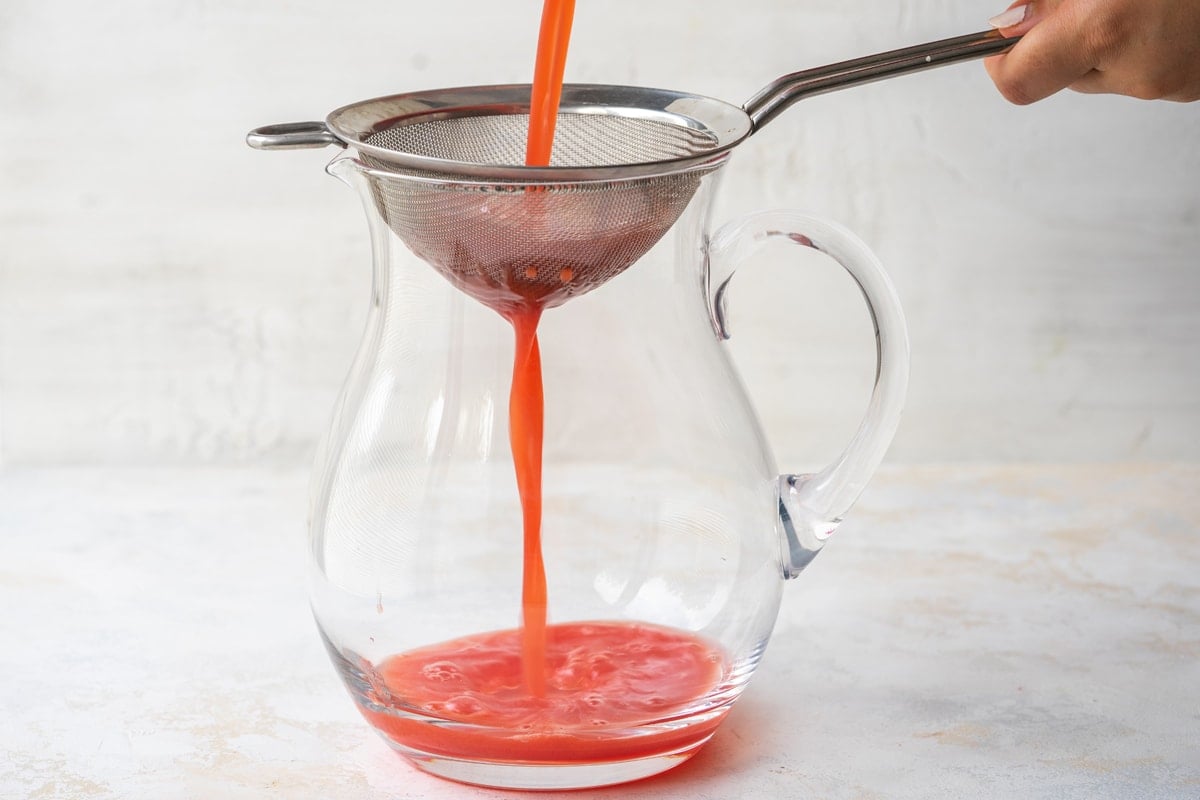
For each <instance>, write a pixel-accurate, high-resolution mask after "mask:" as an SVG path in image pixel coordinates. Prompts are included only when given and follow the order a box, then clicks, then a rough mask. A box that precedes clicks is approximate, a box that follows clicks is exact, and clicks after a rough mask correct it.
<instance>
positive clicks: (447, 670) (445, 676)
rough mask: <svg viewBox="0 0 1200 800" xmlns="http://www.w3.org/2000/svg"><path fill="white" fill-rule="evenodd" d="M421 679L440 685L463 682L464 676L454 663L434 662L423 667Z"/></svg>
mask: <svg viewBox="0 0 1200 800" xmlns="http://www.w3.org/2000/svg"><path fill="white" fill-rule="evenodd" d="M421 677H423V678H425V679H427V680H430V681H436V682H438V683H447V682H449V681H455V680H461V679H462V677H463V674H462V670H461V669H459V668H458V665H457V664H455V663H454V662H453V661H434V662H433V663H431V664H426V665H425V666H423V667H421Z"/></svg>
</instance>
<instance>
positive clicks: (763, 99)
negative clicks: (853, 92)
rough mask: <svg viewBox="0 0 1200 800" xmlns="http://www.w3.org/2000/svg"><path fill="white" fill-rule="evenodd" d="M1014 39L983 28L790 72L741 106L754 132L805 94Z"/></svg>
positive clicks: (999, 48) (952, 60)
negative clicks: (962, 34) (977, 30)
mask: <svg viewBox="0 0 1200 800" xmlns="http://www.w3.org/2000/svg"><path fill="white" fill-rule="evenodd" d="M1020 39H1021V37H1020V36H1010V37H1005V36H1004V35H1003V34H1002V33H1000V31H998V30H986V31H980V32H979V33H971V34H967V35H966V36H955V37H954V38H952V39H942V40H940V41H936V42H926V43H925V44H918V45H913V46H912V47H904V48H901V49H899V50H889V51H888V52H886V53H876V54H875V55H870V56H863V57H862V58H855V59H852V60H850V61H841V62H838V63H837V64H829V65H828V66H824V67H814V68H812V69H806V70H803V71H801V72H793V73H791V74H790V75H784V76H783V77H782V78H779V79H777V80H775V81H773V82H772V83H770V84H769V85H767V86H765V87H763V89H762V90H761V91H759V93H758V94H756V95H755V96H754V97H752V98H750V100H748V101H747V102H746V105H745V106H743V109H744V110H745V112H746V113H747V114H748V115H749V116H750V122H751V124H752V125H753V127H754V130H756V131H757V130H758V129H759V128H761V127H762V126H763V125H766V124H767V123H768V122H770V121H771V120H773V119H775V117H776V116H778V115H779V114H780V113H781V112H783V111H784V110H786V109H787V108H788V107H789V106H791V105H792V104H793V103H795V102H796V101H798V100H803V99H804V98H805V97H811V96H813V95H817V94H825V93H826V92H833V91H837V90H838V89H847V88H849V87H851V86H860V85H862V84H864V83H872V82H874V81H881V80H884V79H885V78H892V77H895V76H897V75H907V74H908V73H910V72H921V71H923V70H927V69H932V68H934V67H941V66H945V65H947V64H957V63H958V62H960V61H969V60H971V59H975V58H983V57H984V56H991V55H996V54H997V53H1002V52H1004V51H1005V50H1007V49H1008V48H1010V47H1012V46H1013V45H1014V44H1016V43H1017V42H1018V41H1019V40H1020Z"/></svg>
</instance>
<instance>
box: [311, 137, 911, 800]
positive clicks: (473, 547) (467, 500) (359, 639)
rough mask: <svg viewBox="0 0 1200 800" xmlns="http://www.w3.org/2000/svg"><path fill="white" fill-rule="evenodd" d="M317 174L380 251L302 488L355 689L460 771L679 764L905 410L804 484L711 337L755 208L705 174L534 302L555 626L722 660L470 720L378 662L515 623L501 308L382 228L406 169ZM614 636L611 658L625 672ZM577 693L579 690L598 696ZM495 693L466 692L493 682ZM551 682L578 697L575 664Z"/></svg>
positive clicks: (507, 331) (570, 775) (563, 780)
mask: <svg viewBox="0 0 1200 800" xmlns="http://www.w3.org/2000/svg"><path fill="white" fill-rule="evenodd" d="M330 171H331V172H332V173H334V174H335V175H337V176H338V177H340V178H341V179H343V180H344V181H345V182H347V183H349V184H350V185H352V186H354V187H355V188H356V189H357V190H358V191H359V193H360V195H361V197H362V199H363V201H364V203H363V205H364V208H365V209H366V212H367V216H368V219H369V223H370V229H371V236H372V242H373V252H374V280H373V290H372V297H371V307H370V313H369V317H368V321H367V324H366V330H365V333H364V339H363V342H362V345H361V347H360V350H359V352H358V355H357V357H356V359H355V362H354V365H353V368H352V369H351V372H350V375H349V377H348V379H347V381H346V384H345V387H344V390H343V394H342V397H341V399H340V400H339V403H338V406H337V408H336V413H335V415H334V419H333V423H332V426H331V429H330V432H329V434H328V436H327V438H326V441H325V444H324V446H323V448H322V451H321V453H320V455H319V457H318V463H317V469H316V473H315V477H314V481H313V490H312V507H311V548H312V549H311V554H312V559H311V566H312V569H311V597H312V606H313V611H314V614H315V616H316V620H317V623H318V625H319V627H320V631H321V634H322V636H323V637H324V640H325V642H326V644H327V646H328V649H329V652H330V654H331V656H332V658H333V661H334V663H335V665H336V666H337V668H338V670H339V672H340V674H341V676H342V678H343V679H344V681H345V683H346V685H347V688H348V689H349V690H350V693H351V695H352V696H353V698H354V700H355V701H356V703H357V704H358V705H359V707H360V710H362V711H363V713H364V716H366V718H367V719H368V720H369V721H370V722H371V723H372V724H373V725H374V726H375V727H376V729H377V730H379V731H380V733H381V734H382V735H383V736H384V737H385V738H386V739H387V740H388V741H389V743H390V744H392V745H393V746H394V747H395V748H396V749H397V750H399V751H400V752H401V753H402V754H404V755H406V756H407V757H409V758H410V759H411V760H412V761H413V762H414V763H416V764H417V765H418V766H420V767H422V768H424V769H426V770H428V771H430V772H434V773H436V774H440V775H444V776H446V777H450V778H454V779H456V780H460V781H465V782H469V783H477V784H485V785H493V786H503V787H511V788H544V789H550V788H578V787H584V786H595V785H602V784H611V783H617V782H622V781H627V780H631V779H634V778H640V777H644V776H646V775H650V774H654V773H656V772H659V771H662V770H663V769H666V768H669V767H670V766H673V765H674V764H676V763H679V762H680V761H681V760H683V759H684V758H686V757H687V756H689V755H690V754H692V753H693V752H695V750H696V749H697V748H698V747H700V746H701V745H702V744H703V743H704V742H705V741H706V740H707V739H708V738H709V737H710V736H711V735H712V734H713V731H714V729H715V727H716V725H717V723H718V722H719V721H720V720H721V718H722V717H723V716H724V715H725V713H726V712H727V711H728V709H729V707H730V705H731V704H732V703H733V701H734V700H735V699H736V698H737V696H738V694H739V693H740V692H741V690H742V689H743V688H744V686H745V685H746V682H747V680H748V679H749V678H750V676H751V674H752V673H753V672H754V669H755V667H756V665H757V664H758V661H759V659H760V657H761V655H762V653H763V651H764V648H765V647H766V644H767V640H768V638H769V636H770V633H771V628H772V626H773V624H774V621H775V617H776V613H777V610H778V607H779V601H780V596H781V592H782V587H783V585H784V584H783V578H784V577H787V576H789V575H791V574H794V572H796V571H798V569H799V567H800V566H802V565H803V563H804V562H805V561H806V559H807V558H810V557H811V554H812V553H814V552H815V551H816V549H817V548H819V546H820V541H821V540H822V539H823V537H824V536H825V535H827V534H828V532H829V531H830V530H832V527H833V525H834V524H835V523H836V521H837V519H839V518H840V515H841V513H842V511H844V509H841V508H833V507H830V506H829V504H830V503H833V505H834V506H836V505H837V503H838V502H841V501H839V500H829V497H830V496H831V494H834V495H836V494H837V492H839V491H840V492H841V493H842V494H843V495H844V494H845V493H846V489H845V484H847V483H849V484H853V485H855V486H859V485H861V482H862V480H863V476H864V475H865V473H868V472H869V471H870V470H872V469H874V467H875V465H876V464H877V463H878V459H879V457H881V456H882V448H885V447H886V444H887V440H889V439H890V437H891V432H892V430H893V429H894V420H891V421H889V420H886V419H885V420H884V421H883V422H882V423H881V422H880V420H879V419H878V418H877V419H876V420H875V421H874V422H871V423H870V424H868V423H864V428H871V430H867V431H865V432H862V433H860V439H864V440H870V442H871V448H873V449H872V450H871V454H869V455H868V456H867V457H866V461H867V462H871V463H868V464H866V466H865V467H864V465H862V464H852V465H851V466H845V465H842V466H840V467H837V469H834V468H831V471H829V473H828V474H824V475H823V476H819V477H821V480H819V481H817V482H816V484H812V485H817V484H819V486H817V488H818V489H819V491H818V492H817V495H819V497H818V499H819V500H821V501H820V502H816V501H812V500H811V499H806V498H805V497H804V496H803V493H804V491H805V490H804V485H805V483H806V479H801V478H797V477H796V476H782V478H781V476H780V475H779V474H778V470H777V469H776V466H775V464H774V461H773V457H772V455H771V452H770V450H769V448H768V447H767V446H766V443H765V441H764V438H763V435H762V431H761V429H760V427H759V424H758V421H757V419H756V416H755V413H754V411H753V408H752V406H751V403H750V402H749V399H748V398H747V396H746V394H745V392H744V390H743V388H742V385H741V383H740V381H739V380H738V378H737V375H736V372H735V370H734V368H733V365H732V363H731V362H730V359H729V356H728V352H727V349H726V348H725V346H724V345H723V336H722V331H721V323H720V319H721V301H720V299H719V297H718V296H717V295H718V292H717V291H716V287H717V286H718V285H723V283H724V282H725V280H727V279H728V276H729V275H730V274H732V268H731V267H730V266H723V265H724V264H726V263H729V264H732V263H733V262H734V259H736V258H739V257H740V255H739V252H740V251H739V247H740V245H735V244H733V243H734V242H735V241H738V242H741V241H744V240H745V239H746V235H745V231H740V230H730V231H729V232H728V236H726V237H725V238H727V239H728V240H729V243H728V244H727V245H721V244H720V242H719V241H717V240H719V239H721V237H720V236H718V237H716V239H714V237H713V234H712V232H711V231H710V229H709V214H710V211H709V210H710V207H711V201H712V197H713V193H714V191H715V189H716V185H717V183H718V180H719V173H720V170H719V169H718V170H717V171H716V172H714V173H712V174H709V175H707V176H705V177H704V178H703V179H701V180H700V181H699V186H698V188H697V190H696V192H695V195H694V196H693V197H692V199H691V201H690V203H688V204H687V206H686V208H684V210H683V212H682V214H681V215H680V216H679V218H678V219H677V220H676V221H675V223H674V224H673V225H672V226H671V228H670V230H669V231H668V232H667V233H666V235H665V236H663V237H662V239H661V240H660V241H659V242H658V243H657V244H656V245H654V246H653V247H652V248H651V249H650V250H649V251H648V252H647V253H646V254H645V255H644V256H643V257H642V258H641V259H639V260H638V261H637V263H635V264H633V266H632V267H630V268H629V269H627V270H625V271H623V272H621V273H620V274H618V275H617V276H616V277H614V278H612V279H611V280H608V281H607V282H606V283H604V284H603V285H600V286H598V287H597V288H595V289H594V290H592V291H590V292H588V293H586V294H583V295H581V296H578V297H574V298H572V299H570V300H568V301H567V302H566V303H564V304H563V305H561V306H559V307H557V308H551V309H547V310H546V311H545V313H544V314H543V315H542V317H541V322H540V326H539V338H540V343H541V364H542V372H543V382H544V383H543V385H544V397H545V411H544V419H545V437H544V449H543V471H542V474H543V516H542V524H541V537H542V538H541V549H542V554H543V557H544V562H545V572H546V586H547V598H548V599H547V607H548V622H549V624H550V626H551V627H552V628H553V627H554V626H568V627H569V626H572V625H574V626H575V627H573V628H571V630H572V634H573V635H574V636H576V637H577V638H578V637H585V638H586V637H587V636H588V635H589V632H590V631H594V630H595V629H596V628H595V627H587V626H600V627H601V628H603V627H604V626H606V625H608V624H610V623H616V624H618V625H623V626H634V627H637V626H642V627H643V628H644V629H646V630H652V631H670V632H680V633H682V634H684V635H685V636H686V637H692V638H693V639H694V640H695V641H697V642H700V643H703V645H704V646H705V647H707V648H709V649H708V650H707V651H706V653H707V654H706V655H705V656H704V658H708V659H709V661H711V662H712V664H713V672H712V673H711V674H709V675H708V678H710V679H711V680H709V679H706V681H704V682H702V683H703V685H702V688H701V690H695V687H693V691H692V693H691V694H690V695H688V697H687V698H686V699H685V700H680V699H679V698H674V699H673V700H672V701H671V702H670V703H669V704H667V705H665V706H664V707H663V708H662V709H661V711H659V712H654V711H652V710H648V709H649V707H648V708H644V709H642V711H629V710H628V709H627V710H626V711H625V712H624V715H623V716H620V718H619V719H617V718H610V717H612V715H611V714H609V713H607V712H604V713H602V712H597V716H596V717H595V718H593V719H582V718H581V719H582V721H580V722H578V724H567V723H564V722H553V723H552V722H546V721H545V720H544V719H542V718H538V719H540V720H541V721H537V720H533V721H530V720H529V719H526V720H524V721H518V719H517V718H516V717H513V721H512V723H511V724H509V723H505V722H503V721H501V722H497V721H496V717H494V716H493V717H489V718H487V719H486V720H484V721H482V722H476V721H473V719H472V715H471V714H470V713H466V714H459V713H456V708H455V706H454V702H446V703H433V704H431V703H429V702H422V700H421V699H420V698H418V697H416V696H414V695H408V694H406V692H405V689H404V687H403V686H397V685H395V683H394V681H393V679H392V678H391V677H389V675H390V674H391V673H389V667H388V664H389V663H390V662H389V659H392V658H394V657H396V656H397V655H398V654H405V653H412V652H413V651H420V650H421V649H422V648H429V647H431V646H436V645H438V644H439V643H445V642H449V641H451V640H459V639H465V638H469V637H476V636H478V635H479V634H485V633H488V632H497V631H510V630H516V629H518V628H519V627H520V625H521V622H522V620H521V603H522V595H521V591H522V574H523V573H522V570H523V558H524V555H525V554H524V550H523V539H522V510H521V497H520V494H519V492H518V488H517V483H516V479H515V477H514V466H513V457H512V450H511V447H510V442H509V426H508V420H509V416H508V415H509V408H508V403H509V391H510V382H511V380H512V368H513V359H514V333H513V327H512V326H511V325H510V324H509V322H508V321H507V320H506V319H505V318H504V317H503V316H501V315H500V314H499V313H497V312H496V311H494V310H492V309H491V308H489V307H487V306H485V305H484V304H482V303H480V302H479V301H477V300H476V299H474V298H472V297H470V296H468V295H467V294H465V293H464V292H462V291H460V290H459V289H457V288H455V286H453V285H452V283H451V282H450V281H449V280H447V278H446V277H445V276H444V275H443V274H442V273H440V272H439V271H438V270H436V269H433V268H432V267H431V266H430V265H429V264H427V263H425V262H423V261H422V260H421V259H420V258H418V257H417V256H415V255H414V254H413V253H412V252H411V251H410V250H409V248H408V247H407V246H406V245H405V243H404V242H403V241H402V240H401V239H400V238H399V237H398V236H397V234H396V232H395V231H393V230H392V229H391V228H390V227H389V225H388V224H387V222H386V221H385V219H384V218H383V216H382V214H381V211H380V206H379V205H378V204H377V202H376V200H375V198H377V197H378V185H377V184H378V182H379V181H380V180H389V181H397V180H398V181H403V180H404V178H402V177H398V176H392V175H387V176H384V175H383V174H381V173H376V172H373V171H372V170H370V169H368V168H366V167H364V166H362V165H361V164H359V163H358V162H356V161H354V160H353V159H352V158H348V157H343V158H340V159H338V160H336V161H335V162H334V164H332V165H331V167H330ZM759 227H761V226H759ZM714 241H716V242H717V243H716V244H715V245H714V244H713V243H714ZM809 244H810V245H811V242H809ZM720 271H724V272H725V273H726V274H724V275H720V274H717V273H718V272H720ZM897 313H898V309H897ZM901 330H902V322H901ZM895 391H896V389H895V387H893V389H892V394H895ZM877 392H878V389H877ZM899 392H900V394H901V395H902V393H903V387H902V386H900V387H899ZM892 405H895V403H892ZM885 412H886V413H891V412H890V411H887V410H886V409H885ZM896 413H898V407H897V410H896ZM877 416H878V414H877ZM880 428H882V431H881V430H880ZM880 442H882V444H880ZM858 447H859V450H860V451H861V450H862V449H863V446H862V445H861V443H860V445H858ZM868 449H870V448H868ZM853 450H854V446H852V448H851V449H850V450H849V451H848V453H850V455H851V456H852V457H850V458H849V459H848V460H849V461H855V458H854V457H853V452H851V451H853ZM859 456H860V457H858V459H857V460H858V461H862V460H863V458H862V457H861V452H860V453H859ZM843 461H847V459H846V458H844V459H843ZM839 469H840V470H842V472H845V471H847V470H850V471H853V473H854V474H853V475H851V476H849V477H848V476H847V475H845V474H842V473H840V472H838V470H839ZM808 483H810V484H811V481H809V482H808ZM830 484H837V486H835V487H834V488H830ZM839 487H840V488H839ZM854 494H856V492H854ZM852 500H853V498H851V502H852ZM826 501H828V502H826ZM822 503H824V505H822ZM843 504H844V505H847V504H846V503H843ZM781 511H782V512H783V513H782V514H781ZM799 523H803V525H800V524H799ZM797 554H799V555H797ZM562 629H563V630H567V627H564V628H562ZM629 629H630V630H632V628H629ZM614 630H617V631H618V638H619V636H620V633H619V631H620V630H622V629H614ZM611 632H612V631H610V633H611ZM564 635H565V634H564ZM681 647H683V646H682V645H679V644H678V643H675V644H672V645H670V648H673V650H672V652H678V651H680V648H681ZM670 648H669V649H670ZM684 649H686V648H684ZM697 652H699V651H697ZM625 658H626V657H625V656H624V655H622V656H617V657H614V659H612V660H611V661H612V663H609V661H607V660H606V661H605V669H615V670H618V671H619V670H621V669H623V668H624V667H625V664H626V660H625ZM592 659H593V661H595V659H596V656H595V655H594V654H593V656H592ZM439 663H440V662H439ZM451 666H453V665H451ZM423 674H425V675H430V674H431V673H430V672H429V670H428V669H425V672H424V673H423ZM439 674H441V673H439ZM553 680H558V678H557V677H553V678H552V681H553ZM556 685H557V684H556ZM697 686H701V684H700V683H697ZM510 688H511V687H510ZM587 691H588V690H587V689H585V688H581V689H580V690H579V693H580V694H579V699H580V702H583V703H585V704H586V703H589V702H594V703H595V704H596V705H601V704H602V700H600V699H594V698H592V696H591V695H587ZM488 692H489V690H487V689H479V688H477V693H476V694H475V695H471V697H474V698H475V699H473V700H472V699H471V698H470V697H468V698H467V699H466V700H464V699H462V697H457V698H454V701H455V702H457V703H458V704H459V706H462V704H463V703H467V704H468V705H470V704H471V703H476V702H483V703H485V704H486V703H487V702H488V696H487V695H488ZM561 693H565V694H563V696H564V697H567V698H568V699H570V694H571V690H570V688H569V686H568V687H567V688H565V689H563V690H562V692H561ZM417 694H420V692H417ZM468 694H469V693H468ZM585 695H586V696H585ZM425 699H426V700H427V699H428V697H426V698H425ZM608 700H612V698H608ZM538 702H541V701H538ZM652 705H653V704H651V706H652ZM461 710H462V708H461V707H460V708H458V709H457V711H461ZM466 710H467V711H468V712H470V711H471V709H470V708H467V709H466ZM585 716H586V715H585ZM423 726H424V727H423ZM414 731H415V733H414ZM427 731H433V732H435V733H430V734H429V735H426V733H425V732H427ZM447 731H448V732H449V734H447V735H445V736H443V733H445V732H447ZM450 734H454V735H450ZM459 734H461V735H459Z"/></svg>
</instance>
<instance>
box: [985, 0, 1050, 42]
mask: <svg viewBox="0 0 1200 800" xmlns="http://www.w3.org/2000/svg"><path fill="white" fill-rule="evenodd" d="M1044 4H1045V0H1041V2H1037V3H1034V2H1031V0H1015V2H1014V3H1013V4H1012V5H1011V6H1009V7H1008V9H1007V10H1006V11H1005V12H1004V13H1003V14H997V15H996V16H994V17H992V18H991V19H989V20H988V24H990V25H991V26H992V27H993V28H995V29H996V30H998V31H1000V32H1001V33H1003V34H1004V35H1005V36H1006V37H1008V38H1012V37H1014V36H1022V35H1024V34H1025V33H1026V32H1027V31H1029V30H1030V29H1031V28H1033V26H1034V25H1036V24H1037V23H1038V20H1040V19H1041V18H1042V16H1044V15H1043V13H1042V6H1043V5H1044Z"/></svg>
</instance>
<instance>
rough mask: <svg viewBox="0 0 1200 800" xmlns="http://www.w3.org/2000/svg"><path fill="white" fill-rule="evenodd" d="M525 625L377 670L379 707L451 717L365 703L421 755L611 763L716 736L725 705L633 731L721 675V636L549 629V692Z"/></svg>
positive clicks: (639, 628) (683, 706)
mask: <svg viewBox="0 0 1200 800" xmlns="http://www.w3.org/2000/svg"><path fill="white" fill-rule="evenodd" d="M523 651H524V646H523V643H522V636H521V632H520V631H518V630H507V631H495V632H491V633H481V634H475V635H473V636H467V637H464V638H462V639H455V640H453V641H449V642H443V643H441V644H436V645H431V646H429V647H424V648H421V649H419V650H412V651H409V652H407V653H402V654H400V655H397V656H392V657H391V658H388V659H386V660H385V661H383V662H382V663H381V664H380V665H379V666H378V667H377V669H376V676H377V679H378V680H380V681H382V684H383V686H381V687H380V686H377V687H376V692H377V694H378V695H380V696H379V697H376V698H373V700H374V701H375V702H377V703H378V704H379V705H381V706H391V707H392V708H396V709H399V710H404V709H408V710H411V711H413V712H416V713H418V714H421V715H423V716H426V717H432V718H436V719H439V720H446V721H449V722H451V723H462V724H461V725H454V724H436V725H435V724H430V722H428V721H426V720H419V719H409V718H407V717H406V716H404V715H403V714H395V713H387V712H380V711H374V710H371V709H370V708H369V707H368V708H364V709H363V714H364V715H365V716H366V717H367V719H368V720H369V721H370V722H371V723H372V724H373V725H374V726H375V727H377V728H379V729H380V730H381V731H383V732H384V733H386V734H387V735H388V736H389V737H390V738H392V739H393V740H395V741H397V742H400V743H402V744H404V745H407V746H408V747H411V748H414V749H416V750H419V751H421V752H424V753H431V754H436V755H446V756H459V757H470V758H479V759H486V760H495V761H526V762H530V761H533V762H557V763H569V762H589V763H595V762H603V761H616V760H625V759H632V758H639V757H643V756H651V755H657V754H660V753H664V752H672V751H675V750H679V749H682V748H685V747H687V746H688V745H698V744H700V743H702V742H703V741H704V740H705V739H707V738H708V736H709V735H711V733H712V731H713V730H714V729H715V728H716V726H717V725H718V724H719V722H720V721H721V719H722V717H723V716H724V711H723V710H722V711H720V712H718V713H716V714H714V715H709V716H707V717H704V718H703V721H701V722H698V723H696V724H693V725H679V724H670V725H661V726H657V727H653V728H650V729H647V730H646V731H643V732H640V733H639V734H638V735H636V736H633V735H631V734H630V732H629V729H630V728H634V727H636V726H639V725H643V724H645V723H647V722H654V721H661V720H665V719H669V718H671V717H672V716H673V715H674V714H678V713H679V712H685V716H686V712H687V711H688V710H690V711H693V712H694V711H695V709H692V708H690V707H691V706H693V705H694V703H695V702H696V699H697V698H702V697H705V696H706V695H708V694H709V693H710V692H711V691H712V690H713V688H714V687H715V686H716V685H717V684H718V682H720V680H721V679H722V678H723V676H724V670H725V662H724V658H723V656H722V654H721V652H720V651H719V649H717V648H716V647H715V646H713V645H711V644H709V643H707V642H705V641H703V640H702V639H699V638H697V637H695V636H692V635H690V634H687V633H684V632H682V631H676V630H672V629H670V628H662V627H656V626H651V625H642V624H636V623H625V622H585V623H571V624H566V625H551V626H549V627H548V628H547V629H546V654H545V665H544V666H545V670H544V684H543V686H542V693H541V694H538V695H535V694H533V693H531V692H530V691H529V690H528V688H527V686H526V679H525V665H524V663H523V662H524V653H523Z"/></svg>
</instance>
